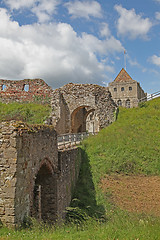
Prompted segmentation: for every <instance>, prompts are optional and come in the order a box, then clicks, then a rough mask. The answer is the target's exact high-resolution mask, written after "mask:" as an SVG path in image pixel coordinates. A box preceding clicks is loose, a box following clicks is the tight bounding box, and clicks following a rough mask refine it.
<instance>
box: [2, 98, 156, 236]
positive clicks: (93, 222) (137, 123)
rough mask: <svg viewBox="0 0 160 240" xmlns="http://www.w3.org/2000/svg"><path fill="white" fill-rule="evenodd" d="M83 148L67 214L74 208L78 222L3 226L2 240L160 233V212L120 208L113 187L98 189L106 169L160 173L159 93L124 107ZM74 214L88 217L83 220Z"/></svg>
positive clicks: (72, 212)
mask: <svg viewBox="0 0 160 240" xmlns="http://www.w3.org/2000/svg"><path fill="white" fill-rule="evenodd" d="M81 148H82V155H83V160H82V166H81V170H80V176H79V180H78V182H77V185H76V187H75V192H74V196H73V201H72V203H71V208H70V209H69V212H68V215H67V217H68V218H69V217H70V216H71V214H72V215H74V214H75V216H74V217H75V218H74V221H73V222H74V223H73V222H71V223H66V224H64V225H62V226H59V227H56V226H54V227H52V228H47V227H45V226H44V225H36V224H35V225H33V227H32V228H31V229H30V230H27V229H22V230H19V231H14V230H9V229H7V228H1V229H0V239H1V240H2V239H3V240H4V239H17V240H19V239H47V240H49V239H53V240H56V239H68V240H70V239H74V240H76V239H84V240H89V239H90V240H94V239H97V240H99V239H103V240H113V239H119V240H120V239H122V240H126V239H127V240H128V239H133V240H134V239H140V240H143V239H144V240H147V239H148V240H152V239H153V240H156V239H157V240H159V239H160V227H159V226H160V218H159V217H154V216H147V215H145V214H143V215H142V214H141V215H140V214H133V213H132V214H131V213H128V212H127V211H124V210H123V211H122V210H121V209H119V208H118V207H116V206H115V205H114V204H113V203H112V201H111V198H110V193H109V192H108V193H107V194H105V195H104V194H103V193H102V191H101V189H100V180H101V178H102V177H103V176H105V174H115V173H117V174H118V173H123V174H130V175H132V174H133V175H136V174H137V175H139V174H144V175H160V98H157V99H155V100H152V101H150V102H148V103H145V104H141V106H140V107H139V108H133V109H123V108H120V111H119V115H118V119H117V121H116V122H114V123H113V124H112V125H110V126H109V127H107V128H105V129H103V130H102V131H100V133H99V134H98V135H97V136H94V137H90V138H88V139H86V140H85V141H84V142H83V144H82V146H81ZM84 213H85V214H84ZM76 214H79V216H85V218H86V219H88V220H86V221H82V222H81V223H80V221H76ZM83 214H84V215H83ZM79 216H78V217H79ZM86 216H87V217H86ZM82 218H83V217H82ZM69 220H70V218H69Z"/></svg>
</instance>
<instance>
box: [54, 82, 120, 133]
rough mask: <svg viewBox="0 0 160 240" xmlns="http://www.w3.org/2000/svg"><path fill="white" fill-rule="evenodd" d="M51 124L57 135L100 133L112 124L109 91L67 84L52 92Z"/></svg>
mask: <svg viewBox="0 0 160 240" xmlns="http://www.w3.org/2000/svg"><path fill="white" fill-rule="evenodd" d="M51 105H52V116H51V118H52V124H53V126H54V127H55V129H56V131H57V133H58V134H63V133H78V132H85V131H88V132H93V133H95V132H99V130H100V129H102V128H104V127H106V126H108V125H109V124H110V123H112V122H113V121H114V113H115V111H116V109H117V106H116V104H115V103H114V101H113V100H112V98H111V94H110V92H109V91H108V90H107V89H106V88H105V87H101V86H98V85H95V84H73V83H69V84H67V85H65V86H63V87H61V88H59V89H56V90H54V91H53V94H52V101H51Z"/></svg>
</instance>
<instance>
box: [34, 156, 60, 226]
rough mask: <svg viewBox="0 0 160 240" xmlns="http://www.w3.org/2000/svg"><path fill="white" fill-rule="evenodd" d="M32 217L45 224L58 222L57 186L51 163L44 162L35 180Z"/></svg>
mask: <svg viewBox="0 0 160 240" xmlns="http://www.w3.org/2000/svg"><path fill="white" fill-rule="evenodd" d="M32 216H33V217H34V218H36V219H38V220H43V221H44V222H52V221H55V220H56V184H55V177H54V174H53V169H52V166H51V164H50V163H49V161H47V160H45V161H44V162H42V164H41V166H40V169H39V171H38V173H37V175H36V178H35V185H34V189H33V210H32Z"/></svg>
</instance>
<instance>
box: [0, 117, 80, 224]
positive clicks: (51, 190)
mask: <svg viewBox="0 0 160 240" xmlns="http://www.w3.org/2000/svg"><path fill="white" fill-rule="evenodd" d="M80 162H81V155H80V150H78V149H77V148H75V149H71V150H64V151H59V153H58V148H57V134H56V132H55V130H54V129H53V126H43V125H36V126H28V125H27V124H24V123H21V122H15V121H11V122H4V123H1V124H0V174H1V175H0V221H1V222H2V223H4V224H5V225H7V226H19V225H20V224H22V223H23V221H24V220H25V218H27V217H28V216H32V217H35V218H37V219H39V220H43V221H44V222H51V223H53V222H54V221H55V220H59V221H60V220H62V219H63V218H64V217H65V208H66V207H68V206H69V204H70V201H71V197H72V191H73V189H74V186H75V184H76V181H77V178H78V175H79V168H80Z"/></svg>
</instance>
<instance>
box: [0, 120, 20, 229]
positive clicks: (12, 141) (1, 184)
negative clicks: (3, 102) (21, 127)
mask: <svg viewBox="0 0 160 240" xmlns="http://www.w3.org/2000/svg"><path fill="white" fill-rule="evenodd" d="M16 135H17V133H16V132H15V128H14V126H13V125H12V124H10V123H1V124H0V221H1V222H2V223H5V224H6V225H11V226H13V225H14V224H15V215H16V213H15V208H14V204H15V192H16V182H17V178H16V171H17V150H16Z"/></svg>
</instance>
